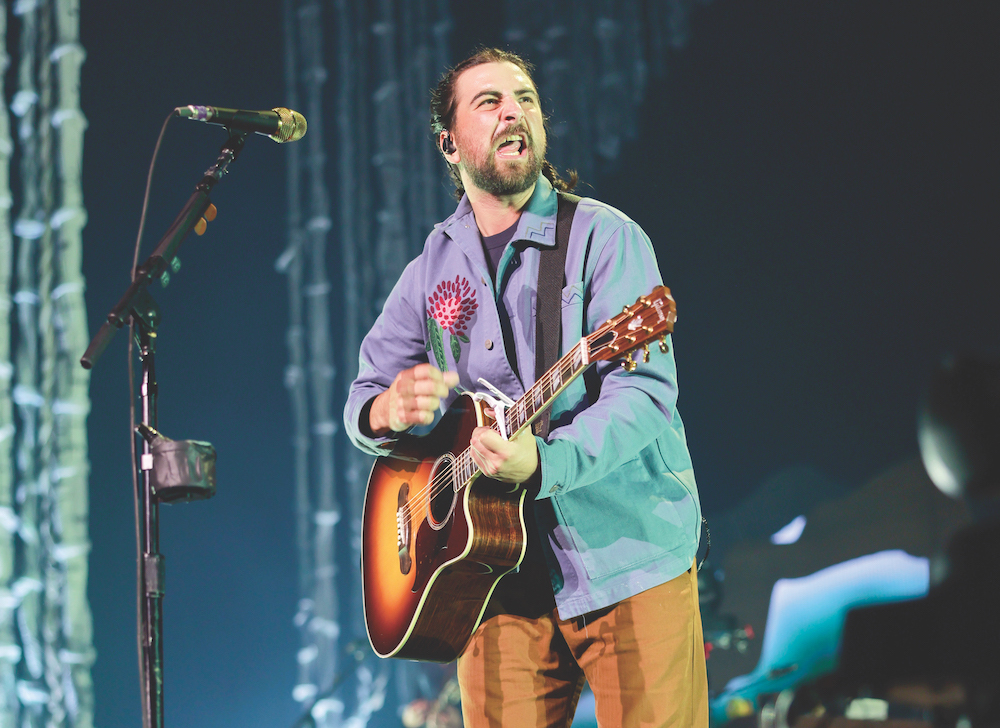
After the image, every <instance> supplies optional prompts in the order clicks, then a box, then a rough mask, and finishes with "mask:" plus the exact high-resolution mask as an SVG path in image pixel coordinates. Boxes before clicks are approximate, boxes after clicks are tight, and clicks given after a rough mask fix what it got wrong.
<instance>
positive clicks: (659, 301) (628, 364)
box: [587, 286, 677, 372]
mask: <svg viewBox="0 0 1000 728" xmlns="http://www.w3.org/2000/svg"><path fill="white" fill-rule="evenodd" d="M676 320H677V304H676V302H675V301H674V298H673V296H671V295H670V289H669V288H667V287H666V286H657V287H656V288H654V289H653V290H652V291H650V292H649V293H648V294H647V295H645V296H640V297H639V299H638V300H637V301H636V302H635V303H633V304H632V305H631V306H626V307H625V308H624V310H622V312H621V313H620V314H618V315H617V316H615V317H614V318H611V319H608V320H607V321H606V322H605V323H604V324H603V325H602V326H601V327H600V328H598V329H597V330H596V331H595V332H594V333H592V334H590V335H589V336H587V343H588V345H589V356H590V360H591V361H597V360H610V359H618V358H620V357H625V361H624V362H622V366H624V367H625V369H627V370H628V371H630V372H631V371H633V370H634V369H635V367H636V362H635V361H634V360H633V359H632V352H633V351H635V350H636V349H638V348H640V347H642V350H643V354H642V360H643V362H647V361H649V344H650V342H651V341H653V340H654V339H658V340H659V342H660V351H661V352H663V353H664V354H665V353H667V351H668V348H667V334H671V333H673V330H674V322H675V321H676Z"/></svg>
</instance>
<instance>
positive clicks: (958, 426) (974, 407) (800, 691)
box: [713, 357, 1000, 728]
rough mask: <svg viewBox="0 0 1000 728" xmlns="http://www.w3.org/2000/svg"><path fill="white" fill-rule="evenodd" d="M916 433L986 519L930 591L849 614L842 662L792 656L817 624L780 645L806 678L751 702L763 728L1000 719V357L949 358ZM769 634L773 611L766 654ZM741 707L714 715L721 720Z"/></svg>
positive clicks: (989, 725) (954, 544)
mask: <svg viewBox="0 0 1000 728" xmlns="http://www.w3.org/2000/svg"><path fill="white" fill-rule="evenodd" d="M918 436H919V441H920V447H921V454H922V456H923V459H924V463H925V467H926V468H927V471H928V474H929V475H930V476H931V479H932V480H933V481H934V482H935V484H936V485H937V486H938V488H940V489H941V490H942V491H943V492H945V493H946V494H948V495H951V496H953V497H959V496H963V497H965V498H966V500H967V501H968V503H969V505H970V507H971V508H972V509H973V511H974V512H975V513H976V515H977V516H978V522H977V523H975V524H974V525H972V526H969V527H967V528H965V529H964V530H962V531H960V532H959V533H958V534H956V535H955V537H954V538H953V539H952V540H951V542H950V543H949V544H948V547H947V550H946V552H945V554H944V556H943V558H942V559H941V560H940V564H941V567H942V568H941V569H940V571H941V572H942V575H941V576H939V577H938V578H937V579H936V580H935V583H934V584H933V585H932V586H931V587H930V589H929V593H928V594H927V596H926V597H925V598H922V599H913V600H909V601H901V602H897V603H891V604H878V605H874V606H865V607H863V608H857V609H852V610H851V611H850V612H848V613H847V615H846V619H845V622H844V627H843V636H842V637H841V639H840V647H839V650H838V651H837V653H836V655H835V658H836V659H835V661H831V662H830V664H828V665H826V666H825V668H826V669H824V670H821V671H816V670H809V671H808V672H807V673H805V674H801V670H800V668H801V665H800V664H798V663H797V661H796V660H795V659H794V657H793V658H789V657H788V656H789V655H793V656H794V655H796V654H803V650H804V648H806V647H808V646H809V642H810V641H813V642H815V640H816V639H817V637H818V635H819V631H820V630H819V626H818V625H817V624H815V623H814V624H810V625H805V624H803V628H802V629H800V630H799V633H798V634H797V635H796V636H795V639H794V640H793V641H792V642H791V643H790V644H789V645H788V646H787V647H786V649H785V650H783V651H782V652H783V653H784V655H785V657H786V659H785V662H789V663H790V667H791V668H793V670H794V671H796V672H799V673H800V675H799V677H798V679H789V678H788V677H785V678H784V679H779V680H775V681H772V683H771V685H770V686H769V689H767V690H758V692H757V694H756V696H755V697H754V699H755V702H756V706H757V708H758V709H759V714H758V722H757V725H759V726H760V727H761V728H772V727H773V728H796V727H797V728H806V727H807V726H819V725H831V724H834V723H833V721H834V720H835V719H836V721H837V722H836V723H835V724H836V725H844V726H845V727H846V726H849V725H860V724H858V723H852V722H851V720H850V719H858V720H861V719H872V718H878V719H879V720H883V721H885V724H886V725H887V726H888V725H892V723H893V720H896V719H898V720H903V719H906V720H909V721H911V722H910V723H908V725H913V726H928V727H929V726H931V725H933V726H935V727H936V728H938V727H939V728H955V727H956V726H966V727H967V728H994V727H995V726H998V725H1000V661H998V659H997V655H1000V630H998V629H997V628H996V617H997V614H1000V580H998V579H997V564H998V563H1000V517H998V515H997V502H996V497H997V495H998V494H1000V456H998V454H997V453H998V452H1000V360H997V359H987V358H983V357H958V358H949V359H947V360H946V361H945V362H944V363H943V364H942V365H941V366H940V367H939V368H938V369H937V370H936V371H935V373H934V375H933V378H932V381H931V384H930V387H929V389H928V392H927V394H926V396H925V398H924V401H923V405H922V407H921V412H920V415H919V426H918ZM901 573H902V572H900V571H899V570H895V571H894V575H893V576H894V578H896V579H898V578H899V575H900V574H901ZM886 583H889V582H888V581H887V582H886ZM798 617H799V618H800V619H801V618H802V614H801V613H800V614H799V615H798ZM807 627H808V628H807ZM770 629H771V615H770V614H769V615H768V629H767V631H766V632H765V637H764V639H765V651H766V645H767V643H768V639H769V637H770ZM809 652H810V653H814V652H815V650H813V649H810V650H809ZM761 662H762V663H763V662H764V655H763V654H762V656H761ZM813 662H815V660H813ZM791 663H795V664H791ZM758 669H759V668H758ZM818 672H819V673H822V674H818ZM777 677H779V678H780V677H782V676H780V675H779V676H777ZM743 679H744V678H738V679H737V680H743ZM735 682H736V681H735V680H734V681H733V682H731V683H730V684H729V685H728V686H727V691H729V690H730V689H731V688H732V687H733V686H734V683H735ZM733 697H746V696H742V695H741V696H733ZM713 704H715V703H713ZM732 704H733V705H734V706H735V705H737V703H736V702H735V701H734V702H733V703H732ZM717 707H718V708H720V709H722V710H724V709H725V708H726V705H723V704H721V703H718V704H717ZM734 712H735V711H730V715H728V716H726V715H724V714H717V716H718V718H719V720H718V721H717V723H719V724H721V723H723V722H726V718H727V717H728V718H732V717H735V716H734V715H733V714H732V713H734ZM875 714H877V715H875ZM743 715H746V713H745V711H744V712H743ZM845 719H848V720H846V722H845ZM866 725H867V723H866ZM899 725H901V724H899Z"/></svg>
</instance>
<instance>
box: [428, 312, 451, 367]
mask: <svg viewBox="0 0 1000 728" xmlns="http://www.w3.org/2000/svg"><path fill="white" fill-rule="evenodd" d="M427 337H428V338H429V339H430V340H431V348H432V349H433V350H434V360H435V361H436V362H437V366H438V369H440V370H441V371H444V370H446V369H447V368H448V361H447V360H446V359H445V356H444V341H443V340H442V337H441V326H440V324H438V322H437V321H435V320H434V318H433V317H431V318H429V319H427Z"/></svg>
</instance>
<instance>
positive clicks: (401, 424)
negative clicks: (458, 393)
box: [368, 364, 458, 437]
mask: <svg viewBox="0 0 1000 728" xmlns="http://www.w3.org/2000/svg"><path fill="white" fill-rule="evenodd" d="M457 384H458V373H457V372H443V373H442V372H441V370H440V369H438V368H437V367H436V366H434V365H433V364H418V365H417V366H415V367H411V368H410V369H406V370H404V371H402V372H400V373H399V374H397V375H396V378H395V379H393V380H392V384H391V385H390V386H389V388H388V389H387V390H385V391H384V392H382V394H380V395H378V396H377V397H376V398H375V401H374V402H372V406H371V409H370V410H369V414H368V423H369V425H370V427H371V430H372V433H373V434H374V435H375V436H376V437H383V436H385V435H388V434H390V433H391V432H402V431H403V430H406V429H409V428H410V427H413V426H414V425H427V424H430V423H431V422H433V421H434V413H435V412H437V410H438V409H439V408H440V407H441V400H442V399H443V398H444V397H447V396H448V391H449V390H450V389H451V388H452V387H455V386H456V385H457Z"/></svg>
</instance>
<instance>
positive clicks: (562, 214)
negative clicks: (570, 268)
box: [534, 192, 580, 438]
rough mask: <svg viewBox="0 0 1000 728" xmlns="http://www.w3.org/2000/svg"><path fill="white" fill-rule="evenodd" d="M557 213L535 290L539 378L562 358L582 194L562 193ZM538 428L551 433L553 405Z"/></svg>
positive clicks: (537, 431)
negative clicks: (565, 295)
mask: <svg viewBox="0 0 1000 728" xmlns="http://www.w3.org/2000/svg"><path fill="white" fill-rule="evenodd" d="M557 196H558V198H559V211H558V213H557V214H556V244H555V247H553V248H543V249H542V251H541V254H540V256H539V263H538V287H537V289H536V293H535V381H537V380H538V378H539V377H541V376H542V375H543V374H545V372H547V371H548V370H549V369H550V368H551V367H552V365H553V364H555V363H556V362H557V361H559V344H560V342H561V341H562V325H561V323H562V322H561V319H562V289H563V286H564V285H565V283H566V253H567V251H568V250H569V232H570V229H571V228H572V227H573V215H575V214H576V204H577V203H578V202H579V201H580V198H579V197H577V196H576V195H570V194H567V193H565V192H560V193H558V195H557ZM534 432H535V434H536V435H538V436H540V437H543V438H544V437H548V434H549V408H546V409H545V411H544V412H543V413H542V415H541V416H540V417H539V418H538V419H537V420H535V424H534Z"/></svg>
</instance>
